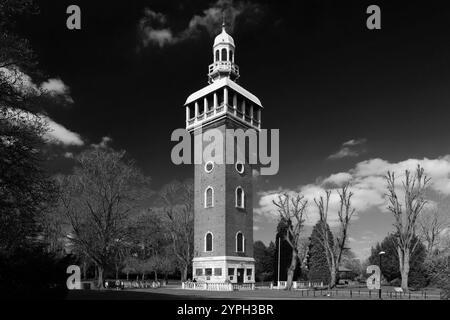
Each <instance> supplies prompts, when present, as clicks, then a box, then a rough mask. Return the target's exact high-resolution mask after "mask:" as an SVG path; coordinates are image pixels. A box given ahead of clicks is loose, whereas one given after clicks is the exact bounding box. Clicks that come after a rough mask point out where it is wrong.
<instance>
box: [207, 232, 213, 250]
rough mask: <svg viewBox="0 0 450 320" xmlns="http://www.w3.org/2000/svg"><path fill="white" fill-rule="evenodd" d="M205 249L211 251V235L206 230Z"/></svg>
mask: <svg viewBox="0 0 450 320" xmlns="http://www.w3.org/2000/svg"><path fill="white" fill-rule="evenodd" d="M205 251H213V235H212V233H211V232H208V233H207V234H206V237H205Z"/></svg>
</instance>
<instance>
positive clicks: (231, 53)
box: [230, 51, 233, 62]
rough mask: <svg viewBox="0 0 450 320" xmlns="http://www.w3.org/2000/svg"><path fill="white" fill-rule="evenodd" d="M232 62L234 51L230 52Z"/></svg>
mask: <svg viewBox="0 0 450 320" xmlns="http://www.w3.org/2000/svg"><path fill="white" fill-rule="evenodd" d="M230 61H231V62H233V51H230Z"/></svg>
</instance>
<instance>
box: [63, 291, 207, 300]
mask: <svg viewBox="0 0 450 320" xmlns="http://www.w3.org/2000/svg"><path fill="white" fill-rule="evenodd" d="M206 299H208V300H210V299H211V298H208V297H201V296H192V295H173V294H167V293H159V292H141V291H113V290H73V291H69V292H68V293H67V295H66V300H206Z"/></svg>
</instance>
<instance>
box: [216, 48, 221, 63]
mask: <svg viewBox="0 0 450 320" xmlns="http://www.w3.org/2000/svg"><path fill="white" fill-rule="evenodd" d="M219 60H220V59H219V50H216V61H219Z"/></svg>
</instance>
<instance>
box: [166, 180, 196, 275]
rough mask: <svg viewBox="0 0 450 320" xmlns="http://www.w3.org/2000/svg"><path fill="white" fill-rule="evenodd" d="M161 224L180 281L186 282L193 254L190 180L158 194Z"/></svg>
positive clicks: (192, 213)
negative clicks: (168, 239)
mask: <svg viewBox="0 0 450 320" xmlns="http://www.w3.org/2000/svg"><path fill="white" fill-rule="evenodd" d="M160 198H161V200H162V204H163V209H162V210H163V218H162V219H163V223H164V227H165V228H166V229H167V231H168V234H169V236H170V240H171V242H172V248H173V252H174V254H175V256H176V257H177V259H178V263H179V264H180V266H181V268H182V273H181V281H186V280H187V275H188V269H189V267H190V265H191V263H192V258H193V254H194V245H193V244H194V208H193V203H194V193H193V183H192V181H191V180H188V181H185V182H182V183H180V182H172V183H169V184H168V185H166V186H165V187H164V188H163V189H162V190H161V192H160Z"/></svg>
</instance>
